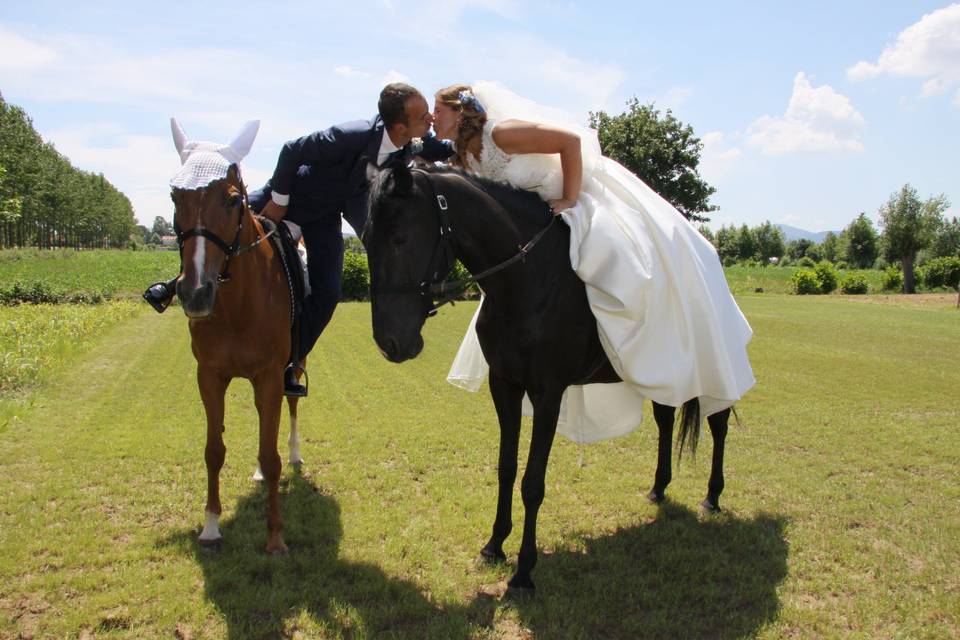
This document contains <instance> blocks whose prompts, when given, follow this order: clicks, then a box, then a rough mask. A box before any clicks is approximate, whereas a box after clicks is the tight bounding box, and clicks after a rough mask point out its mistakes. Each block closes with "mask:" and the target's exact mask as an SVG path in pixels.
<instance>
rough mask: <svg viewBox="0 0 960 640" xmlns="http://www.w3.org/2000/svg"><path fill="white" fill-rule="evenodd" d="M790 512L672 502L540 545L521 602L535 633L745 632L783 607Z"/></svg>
mask: <svg viewBox="0 0 960 640" xmlns="http://www.w3.org/2000/svg"><path fill="white" fill-rule="evenodd" d="M785 526H786V520H785V519H784V518H783V517H780V516H771V515H766V514H760V515H758V516H757V517H755V518H753V519H750V520H740V519H737V518H735V517H732V516H730V515H727V514H720V515H717V516H712V517H710V518H707V519H703V520H701V519H700V518H699V516H698V514H697V513H694V512H692V511H690V510H689V509H687V508H685V507H682V506H680V505H677V504H673V503H670V502H667V503H665V504H664V505H663V506H662V507H661V509H660V511H659V514H658V517H657V519H656V521H654V522H652V523H650V524H645V525H638V526H634V527H629V528H626V529H621V530H619V531H617V532H616V533H614V534H612V535H608V536H603V537H599V538H593V539H590V538H584V539H582V540H581V541H580V544H578V545H576V546H577V547H578V549H577V550H576V551H560V552H557V553H553V554H549V555H544V556H542V557H541V560H540V562H539V564H538V566H537V570H536V572H535V573H534V579H535V580H536V582H537V596H536V598H535V599H534V600H533V601H532V602H529V603H521V604H518V605H517V611H518V614H519V618H520V621H521V623H522V624H523V626H524V627H526V628H527V629H529V630H530V631H531V632H532V633H533V635H534V636H535V637H537V638H742V637H752V636H755V635H756V633H757V632H758V631H759V629H760V628H761V627H763V626H764V625H765V624H767V623H769V622H771V621H772V620H774V618H775V617H776V615H777V612H778V611H779V607H780V603H779V599H778V597H777V587H778V585H779V584H780V583H781V582H782V581H783V580H784V579H785V578H786V575H787V554H788V547H787V543H786V541H785V540H784V528H785Z"/></svg>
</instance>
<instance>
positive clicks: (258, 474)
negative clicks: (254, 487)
mask: <svg viewBox="0 0 960 640" xmlns="http://www.w3.org/2000/svg"><path fill="white" fill-rule="evenodd" d="M250 479H251V480H253V481H254V482H263V471H260V467H257V470H256V471H254V472H253V475H252V476H251V477H250Z"/></svg>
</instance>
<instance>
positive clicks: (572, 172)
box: [493, 120, 583, 211]
mask: <svg viewBox="0 0 960 640" xmlns="http://www.w3.org/2000/svg"><path fill="white" fill-rule="evenodd" d="M493 141H494V142H495V143H496V145H497V146H498V147H500V148H501V149H503V150H504V151H505V152H506V153H510V154H518V153H559V154H560V166H561V167H562V169H563V197H562V198H561V199H560V200H550V206H551V207H553V210H554V211H563V210H564V209H569V208H570V207H572V206H573V205H574V204H576V202H577V196H579V195H580V187H581V183H582V182H583V156H582V155H581V151H580V136H578V135H577V134H575V133H572V132H570V131H566V130H565V129H558V128H557V127H551V126H550V125H545V124H538V123H536V122H525V121H523V120H504V121H503V122H501V123H499V124H498V125H497V126H496V127H495V128H494V129H493Z"/></svg>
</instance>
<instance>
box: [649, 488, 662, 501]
mask: <svg viewBox="0 0 960 640" xmlns="http://www.w3.org/2000/svg"><path fill="white" fill-rule="evenodd" d="M664 498H665V496H664V495H663V494H662V493H657V490H656V489H652V490H651V491H650V493H648V494H647V500H649V501H650V502H651V503H652V504H660V503H661V502H663V500H664Z"/></svg>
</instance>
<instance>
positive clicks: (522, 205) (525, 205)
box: [421, 165, 550, 226]
mask: <svg viewBox="0 0 960 640" xmlns="http://www.w3.org/2000/svg"><path fill="white" fill-rule="evenodd" d="M421 169H422V170H423V171H425V172H427V173H430V174H436V175H456V176H459V177H461V178H463V179H464V180H466V181H467V182H469V183H470V184H472V185H473V186H475V187H477V188H478V189H480V190H481V191H484V192H485V193H487V195H489V196H490V197H491V198H493V199H494V200H496V201H497V202H498V203H499V204H500V205H501V206H502V207H503V208H504V209H506V210H507V211H508V212H510V214H511V215H512V216H520V217H521V218H522V219H524V220H525V221H526V222H528V223H530V224H531V225H534V226H543V224H544V222H546V221H547V220H549V216H550V205H548V204H547V203H546V202H544V200H543V199H542V198H541V197H540V195H539V194H537V193H536V192H535V191H528V190H527V189H521V188H520V187H515V186H513V185H510V184H508V183H506V182H500V181H498V180H491V179H490V178H484V177H482V176H478V175H476V174H473V173H469V172H467V171H464V170H463V169H461V168H459V167H453V166H440V165H430V166H426V167H421Z"/></svg>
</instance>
